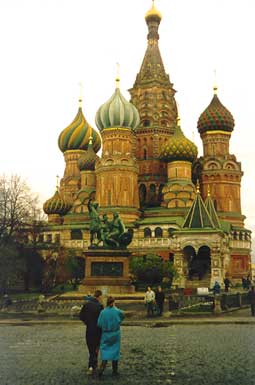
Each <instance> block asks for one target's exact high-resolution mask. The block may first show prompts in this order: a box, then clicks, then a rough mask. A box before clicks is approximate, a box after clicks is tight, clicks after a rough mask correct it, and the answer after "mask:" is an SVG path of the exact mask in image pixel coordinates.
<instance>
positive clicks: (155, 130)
mask: <svg viewBox="0 0 255 385" xmlns="http://www.w3.org/2000/svg"><path fill="white" fill-rule="evenodd" d="M161 19H162V16H161V14H160V12H159V11H158V10H157V9H156V8H155V5H154V1H153V5H152V8H151V9H150V10H149V11H148V12H147V13H146V15H145V20H146V23H147V26H148V35H147V39H148V46H147V50H146V52H145V56H144V59H143V62H142V65H141V68H140V71H139V73H138V74H137V76H136V80H135V83H134V86H133V88H132V89H130V93H131V102H132V103H133V104H134V105H135V106H136V108H137V109H138V111H139V115H140V120H141V121H140V124H139V126H138V127H137V129H136V138H137V145H136V158H137V161H138V166H139V178H138V182H139V195H140V204H141V206H144V207H146V206H160V199H161V198H160V197H161V196H162V194H161V192H162V188H163V185H164V184H165V183H166V181H167V169H166V164H165V163H164V162H162V161H161V160H160V159H159V154H160V149H161V147H162V145H163V144H164V143H166V142H167V141H168V139H169V137H170V136H171V135H173V133H174V130H175V125H176V118H177V108H176V102H175V98H174V95H175V90H174V88H173V84H172V83H171V82H170V79H169V75H167V74H166V72H165V69H164V64H163V61H162V58H161V54H160V51H159V45H158V41H159V34H158V28H159V24H160V22H161Z"/></svg>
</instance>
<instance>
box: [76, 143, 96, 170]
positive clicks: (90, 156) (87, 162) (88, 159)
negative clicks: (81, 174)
mask: <svg viewBox="0 0 255 385" xmlns="http://www.w3.org/2000/svg"><path fill="white" fill-rule="evenodd" d="M98 158H99V157H98V156H97V154H96V153H95V151H94V150H93V144H92V140H91V141H90V142H89V145H88V150H87V151H86V153H85V154H84V155H82V156H81V157H80V158H79V160H78V167H79V169H80V171H87V170H89V171H94V170H95V164H96V161H97V159H98Z"/></svg>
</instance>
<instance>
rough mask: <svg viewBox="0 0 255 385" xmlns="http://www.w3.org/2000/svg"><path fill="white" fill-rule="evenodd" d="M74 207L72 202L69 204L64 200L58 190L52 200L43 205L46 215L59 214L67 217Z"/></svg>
mask: <svg viewBox="0 0 255 385" xmlns="http://www.w3.org/2000/svg"><path fill="white" fill-rule="evenodd" d="M71 207H72V204H71V202H68V201H67V200H66V199H64V198H62V197H61V195H60V193H59V191H58V190H56V192H55V194H54V195H53V197H52V198H50V199H48V200H47V201H46V202H45V203H44V204H43V211H44V212H45V213H46V214H48V215H49V214H59V215H65V214H66V213H67V212H68V211H69V210H70V208H71Z"/></svg>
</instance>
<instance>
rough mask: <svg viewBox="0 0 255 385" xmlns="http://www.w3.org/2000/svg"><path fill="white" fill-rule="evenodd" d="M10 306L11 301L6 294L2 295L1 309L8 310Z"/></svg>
mask: <svg viewBox="0 0 255 385" xmlns="http://www.w3.org/2000/svg"><path fill="white" fill-rule="evenodd" d="M11 304H12V300H11V298H10V297H9V295H8V294H7V293H5V294H4V300H3V309H4V310H8V307H9V306H10V305H11Z"/></svg>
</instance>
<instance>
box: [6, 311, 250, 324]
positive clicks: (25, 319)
mask: <svg viewBox="0 0 255 385" xmlns="http://www.w3.org/2000/svg"><path fill="white" fill-rule="evenodd" d="M38 324H41V325H68V324H72V325H74V324H76V325H79V324H81V321H80V320H79V319H77V318H71V317H70V318H68V317H67V316H57V315H54V314H52V315H50V314H47V315H38V314H36V313H24V314H17V313H16V314H15V313H1V314H0V326H3V325H13V326H21V325H38ZM203 324H208V325H209V324H211V325H212V324H213V325H214V324H217V325H225V324H245V325H246V324H249V325H250V324H254V325H255V317H252V316H251V315H250V309H249V308H245V309H240V310H236V311H233V312H230V313H222V314H219V315H213V314H212V315H210V316H205V315H204V316H203V315H200V316H199V315H197V316H178V315H173V314H171V313H169V312H165V314H164V316H163V317H153V318H147V317H145V316H141V318H133V319H132V318H126V319H125V320H124V322H123V324H122V325H123V326H142V327H167V326H172V325H203Z"/></svg>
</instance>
